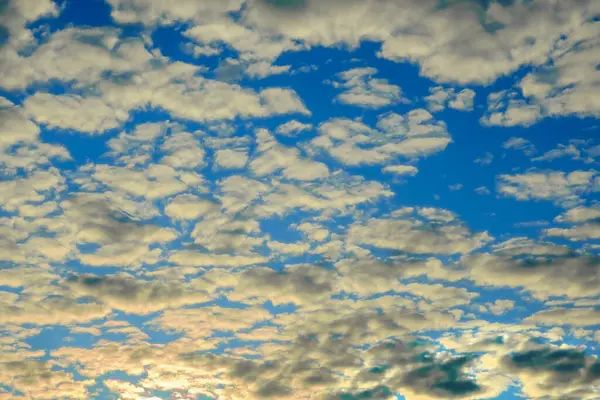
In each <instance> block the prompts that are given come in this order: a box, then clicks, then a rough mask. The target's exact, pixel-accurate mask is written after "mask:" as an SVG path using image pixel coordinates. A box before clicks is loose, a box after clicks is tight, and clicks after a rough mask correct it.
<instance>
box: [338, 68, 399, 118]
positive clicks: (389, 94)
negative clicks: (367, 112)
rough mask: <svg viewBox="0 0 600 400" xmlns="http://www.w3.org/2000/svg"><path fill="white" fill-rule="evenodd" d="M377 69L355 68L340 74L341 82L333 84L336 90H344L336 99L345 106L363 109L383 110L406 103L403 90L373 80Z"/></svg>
mask: <svg viewBox="0 0 600 400" xmlns="http://www.w3.org/2000/svg"><path fill="white" fill-rule="evenodd" d="M376 73H377V70H376V69H375V68H355V69H351V70H348V71H344V72H340V73H339V74H338V75H337V76H338V78H339V79H340V80H341V82H337V81H335V82H333V86H334V87H335V88H340V89H344V91H343V92H342V93H340V94H338V95H337V97H336V99H337V100H338V101H339V102H341V103H344V104H349V105H354V106H358V107H363V108H381V107H385V106H389V105H393V104H396V103H399V102H401V101H405V100H404V99H403V98H402V89H400V87H399V86H396V85H392V84H390V83H389V82H388V81H387V80H385V79H376V78H373V75H375V74H376Z"/></svg>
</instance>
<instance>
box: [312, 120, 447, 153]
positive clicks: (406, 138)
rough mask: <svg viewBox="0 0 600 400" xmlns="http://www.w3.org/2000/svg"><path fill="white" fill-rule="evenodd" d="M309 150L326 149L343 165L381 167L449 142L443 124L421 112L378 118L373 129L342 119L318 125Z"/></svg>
mask: <svg viewBox="0 0 600 400" xmlns="http://www.w3.org/2000/svg"><path fill="white" fill-rule="evenodd" d="M318 131H319V133H320V136H318V137H317V138H315V139H313V140H312V141H311V142H310V146H311V148H315V149H318V148H321V149H324V150H326V151H327V152H328V153H329V154H331V155H332V156H333V157H334V158H336V159H337V160H338V161H340V162H342V163H343V164H345V165H360V164H382V163H384V162H387V161H389V160H393V159H396V158H398V157H405V158H419V157H426V156H428V155H430V154H433V153H437V152H439V151H442V150H444V149H445V148H446V146H448V144H449V143H450V142H451V141H452V140H451V139H450V135H449V134H448V132H447V130H446V125H445V124H444V123H443V122H440V121H436V120H435V119H433V116H432V115H431V114H430V113H429V112H427V111H426V110H423V109H415V110H412V111H410V112H408V113H407V114H405V115H404V116H402V115H398V114H395V113H386V114H383V115H380V116H379V121H378V123H377V129H373V128H371V127H369V126H367V125H365V124H364V123H362V122H358V121H353V120H350V119H346V118H337V119H331V120H329V121H327V122H324V123H322V124H320V125H319V128H318Z"/></svg>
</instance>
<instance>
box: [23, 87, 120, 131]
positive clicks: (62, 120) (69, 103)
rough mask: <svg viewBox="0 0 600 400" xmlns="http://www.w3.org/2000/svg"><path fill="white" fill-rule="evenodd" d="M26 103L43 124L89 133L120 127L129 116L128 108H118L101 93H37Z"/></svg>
mask: <svg viewBox="0 0 600 400" xmlns="http://www.w3.org/2000/svg"><path fill="white" fill-rule="evenodd" d="M23 107H24V112H25V113H27V115H29V116H30V117H32V118H33V119H34V120H35V121H36V122H38V123H39V124H42V125H46V126H48V127H50V128H58V129H69V130H70V129H73V130H76V131H80V132H86V133H89V134H99V133H102V132H104V131H107V130H110V129H114V128H118V127H119V126H120V125H121V124H122V123H123V122H125V121H126V120H127V119H128V118H129V114H128V113H127V112H126V111H124V110H120V109H114V108H112V107H110V106H109V105H107V104H106V103H105V102H104V101H103V100H102V99H101V98H97V97H86V98H84V97H81V96H77V95H60V96H54V95H51V94H49V93H36V94H34V95H32V96H29V97H28V98H27V99H26V100H25V102H24V104H23Z"/></svg>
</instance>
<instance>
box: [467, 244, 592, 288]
mask: <svg viewBox="0 0 600 400" xmlns="http://www.w3.org/2000/svg"><path fill="white" fill-rule="evenodd" d="M534 254H535V253H534ZM460 264H461V265H463V266H464V267H465V268H466V271H465V273H467V277H468V279H470V280H472V281H474V282H475V283H476V284H477V285H482V286H493V287H503V286H508V287H512V288H523V289H524V290H527V291H530V292H531V293H532V294H533V296H534V297H536V298H539V299H547V298H548V297H550V296H567V297H582V296H595V295H597V294H598V292H599V291H598V287H597V283H596V282H597V281H598V280H599V279H600V273H599V271H598V268H596V267H595V261H594V259H593V257H590V256H589V255H581V256H571V257H564V258H559V257H553V258H537V259H536V258H533V259H531V258H513V257H509V256H498V255H491V254H478V255H470V256H467V257H466V258H464V259H463V260H462V261H461V262H460Z"/></svg>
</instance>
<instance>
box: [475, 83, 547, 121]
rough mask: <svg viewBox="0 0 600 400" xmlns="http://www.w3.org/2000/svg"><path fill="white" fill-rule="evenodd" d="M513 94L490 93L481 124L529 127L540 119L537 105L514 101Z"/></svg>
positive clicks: (505, 92)
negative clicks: (486, 110) (486, 109)
mask: <svg viewBox="0 0 600 400" xmlns="http://www.w3.org/2000/svg"><path fill="white" fill-rule="evenodd" d="M515 96H516V93H514V92H507V91H503V92H498V93H491V94H490V95H489V96H488V100H487V103H488V104H487V107H488V112H487V114H486V115H484V116H483V117H481V123H482V124H484V125H488V126H505V127H512V126H526V127H527V126H530V125H533V124H534V123H536V122H538V121H539V120H540V119H542V110H541V108H540V106H539V105H537V104H531V103H528V102H526V101H525V100H519V99H515Z"/></svg>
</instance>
